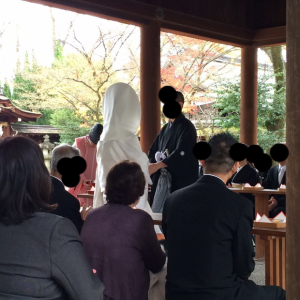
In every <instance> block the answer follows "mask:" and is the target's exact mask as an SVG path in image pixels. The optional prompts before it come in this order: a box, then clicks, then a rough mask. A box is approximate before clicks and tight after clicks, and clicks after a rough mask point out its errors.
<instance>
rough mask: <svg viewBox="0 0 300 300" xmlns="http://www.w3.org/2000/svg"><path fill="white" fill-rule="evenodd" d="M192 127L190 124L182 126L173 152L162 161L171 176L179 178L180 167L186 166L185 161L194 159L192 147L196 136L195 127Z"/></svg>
mask: <svg viewBox="0 0 300 300" xmlns="http://www.w3.org/2000/svg"><path fill="white" fill-rule="evenodd" d="M192 126H193V125H192V124H191V125H187V126H183V128H181V129H180V130H181V132H180V134H179V138H178V142H177V145H176V148H175V150H174V151H173V152H172V153H170V155H169V156H168V157H167V158H165V159H164V160H163V162H164V163H165V164H166V165H167V166H168V171H169V172H170V173H171V174H175V175H177V176H180V175H181V173H182V166H184V165H185V164H186V162H187V159H195V158H194V155H193V147H194V145H195V144H196V139H197V134H196V129H195V127H194V126H193V127H192Z"/></svg>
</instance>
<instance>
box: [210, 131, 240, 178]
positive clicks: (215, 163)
mask: <svg viewBox="0 0 300 300" xmlns="http://www.w3.org/2000/svg"><path fill="white" fill-rule="evenodd" d="M235 143H237V141H236V139H235V138H234V137H233V136H232V135H231V134H229V133H219V134H216V135H214V136H212V137H211V138H210V140H209V142H208V144H209V145H210V147H211V154H210V156H209V158H208V159H206V160H205V168H204V170H205V173H220V174H228V173H229V172H230V171H231V169H232V168H233V166H234V164H235V161H234V160H233V159H232V158H231V156H230V148H231V146H232V145H234V144H235Z"/></svg>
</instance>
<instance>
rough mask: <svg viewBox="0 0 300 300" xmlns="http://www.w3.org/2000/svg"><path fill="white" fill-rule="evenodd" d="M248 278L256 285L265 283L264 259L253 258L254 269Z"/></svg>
mask: <svg viewBox="0 0 300 300" xmlns="http://www.w3.org/2000/svg"><path fill="white" fill-rule="evenodd" d="M250 279H251V280H253V281H254V282H255V283H256V284H258V285H265V261H264V260H255V269H254V272H253V273H252V274H251V276H250Z"/></svg>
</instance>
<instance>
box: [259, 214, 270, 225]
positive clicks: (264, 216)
mask: <svg viewBox="0 0 300 300" xmlns="http://www.w3.org/2000/svg"><path fill="white" fill-rule="evenodd" d="M257 222H264V223H272V221H271V220H270V219H269V218H268V217H267V216H266V215H263V216H262V217H261V218H260V220H258V221H257Z"/></svg>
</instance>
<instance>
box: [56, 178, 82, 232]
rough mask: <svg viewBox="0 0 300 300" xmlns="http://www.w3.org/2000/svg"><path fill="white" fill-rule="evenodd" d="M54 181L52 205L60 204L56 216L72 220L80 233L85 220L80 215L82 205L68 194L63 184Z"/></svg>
mask: <svg viewBox="0 0 300 300" xmlns="http://www.w3.org/2000/svg"><path fill="white" fill-rule="evenodd" d="M51 179H52V193H51V196H50V203H51V204H56V203H57V204H58V207H57V209H56V210H55V211H53V213H54V214H56V215H59V216H62V217H65V218H68V219H70V220H71V221H72V222H73V223H74V225H75V226H76V228H77V230H78V232H79V233H80V231H81V228H82V226H83V220H82V218H81V214H80V211H79V210H80V204H79V201H78V200H77V198H75V197H74V196H73V195H71V194H70V193H69V192H67V191H66V190H65V188H64V185H63V183H62V182H60V181H59V180H58V179H56V178H54V177H51Z"/></svg>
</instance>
